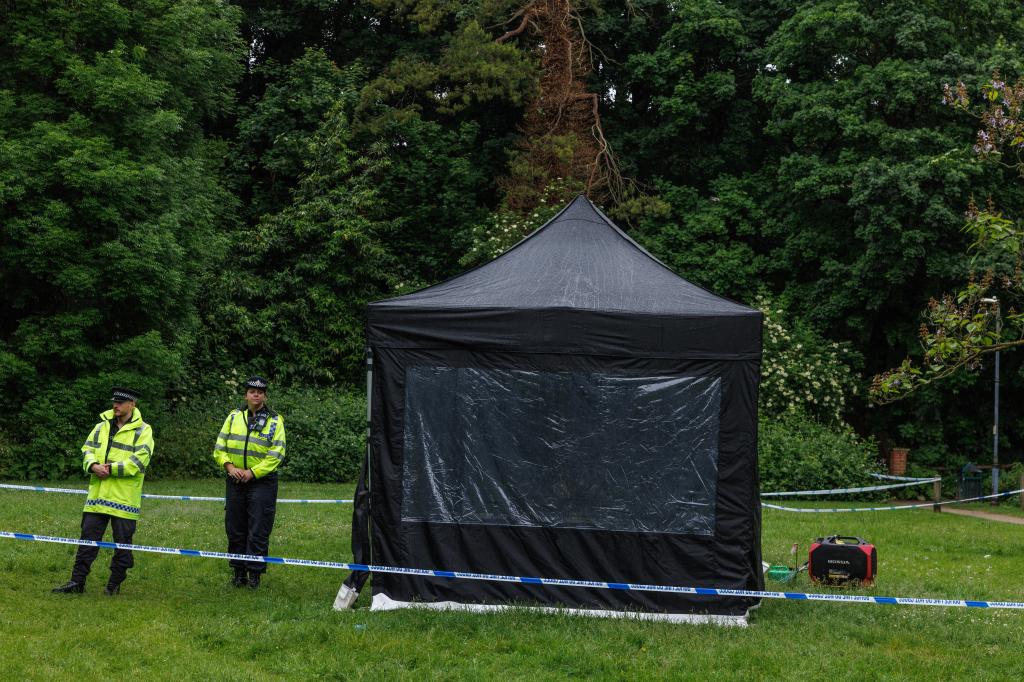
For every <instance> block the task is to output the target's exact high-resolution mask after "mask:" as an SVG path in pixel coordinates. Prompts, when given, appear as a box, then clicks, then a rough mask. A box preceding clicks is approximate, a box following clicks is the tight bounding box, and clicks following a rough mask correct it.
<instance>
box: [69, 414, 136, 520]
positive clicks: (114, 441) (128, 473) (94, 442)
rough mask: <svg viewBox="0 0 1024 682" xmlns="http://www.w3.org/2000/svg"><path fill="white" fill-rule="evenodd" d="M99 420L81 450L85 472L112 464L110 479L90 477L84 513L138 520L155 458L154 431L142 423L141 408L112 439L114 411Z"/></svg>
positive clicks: (101, 416) (103, 415)
mask: <svg viewBox="0 0 1024 682" xmlns="http://www.w3.org/2000/svg"><path fill="white" fill-rule="evenodd" d="M100 419H101V420H102V421H101V422H100V423H99V424H97V425H96V427H95V428H94V429H93V430H92V433H91V434H90V435H89V439H88V440H86V441H85V445H83V446H82V454H83V455H84V458H83V461H82V468H83V469H85V471H86V473H90V474H91V472H89V467H91V466H92V465H93V464H110V465H111V467H110V476H109V477H108V478H103V479H101V478H100V477H99V476H97V475H96V474H91V475H90V477H89V495H88V497H87V498H86V500H85V511H87V512H95V513H97V514H108V515H110V516H119V517H121V518H122V519H137V518H139V510H140V509H141V507H142V481H143V479H144V478H145V477H146V469H147V468H148V467H149V460H150V458H151V457H152V456H153V429H152V427H150V425H149V424H147V423H146V422H144V421H142V413H141V412H139V410H138V408H136V409H135V411H133V412H132V416H131V418H130V419H129V420H128V421H127V422H126V423H125V425H124V426H122V427H121V428H120V429H118V431H117V433H115V434H114V436H113V437H111V436H110V432H111V430H112V429H113V426H114V424H115V421H114V411H113V410H107V411H106V412H104V413H103V414H101V415H100Z"/></svg>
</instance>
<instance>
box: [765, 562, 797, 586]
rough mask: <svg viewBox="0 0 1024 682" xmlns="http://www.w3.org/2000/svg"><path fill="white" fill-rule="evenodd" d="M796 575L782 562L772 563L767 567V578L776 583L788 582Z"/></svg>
mask: <svg viewBox="0 0 1024 682" xmlns="http://www.w3.org/2000/svg"><path fill="white" fill-rule="evenodd" d="M795 575H796V571H794V570H793V569H792V568H790V567H789V566H783V565H782V564H772V565H771V566H769V567H768V580H771V581H773V582H777V583H788V582H789V581H790V580H792V579H793V576H795Z"/></svg>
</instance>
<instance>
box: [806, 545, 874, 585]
mask: <svg viewBox="0 0 1024 682" xmlns="http://www.w3.org/2000/svg"><path fill="white" fill-rule="evenodd" d="M807 574H808V575H809V576H811V580H813V581H814V582H816V583H826V584H829V585H846V584H863V585H871V584H873V583H874V582H875V576H876V575H877V574H878V553H877V552H876V551H875V546H874V545H872V544H871V543H869V542H865V541H864V539H863V538H857V537H848V536H844V535H830V536H828V537H827V538H818V539H817V540H815V541H814V543H813V544H812V545H811V550H810V552H809V556H808V560H807Z"/></svg>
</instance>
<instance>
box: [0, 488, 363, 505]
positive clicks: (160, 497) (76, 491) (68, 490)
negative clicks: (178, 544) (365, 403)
mask: <svg viewBox="0 0 1024 682" xmlns="http://www.w3.org/2000/svg"><path fill="white" fill-rule="evenodd" d="M0 488H6V489H8V490H31V491H33V492H37V493H70V494H73V495H86V494H88V493H89V491H88V490H80V489H78V488H44V487H43V486H39V485H13V484H11V483H0ZM142 497H143V498H145V499H147V500H188V501H199V502H223V501H224V498H223V497H200V496H198V495H150V494H149V493H143V494H142ZM278 502H279V503H285V504H288V503H291V504H352V500H293V499H280V500H278Z"/></svg>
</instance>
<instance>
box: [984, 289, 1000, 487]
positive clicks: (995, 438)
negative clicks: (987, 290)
mask: <svg viewBox="0 0 1024 682" xmlns="http://www.w3.org/2000/svg"><path fill="white" fill-rule="evenodd" d="M981 302H982V303H987V304H988V305H994V306H995V307H996V343H999V337H1000V333H1001V332H1002V324H1003V316H1002V314H1001V311H1000V308H999V299H998V298H996V297H995V296H993V297H992V298H983V299H981ZM994 405H995V407H994V410H995V411H994V416H993V422H992V494H993V495H998V494H999V351H998V350H997V351H996V382H995V402H994ZM992 504H999V498H996V497H994V498H992Z"/></svg>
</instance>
